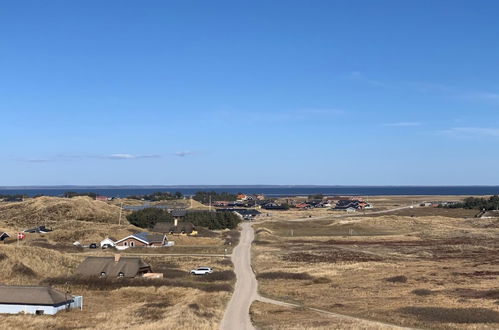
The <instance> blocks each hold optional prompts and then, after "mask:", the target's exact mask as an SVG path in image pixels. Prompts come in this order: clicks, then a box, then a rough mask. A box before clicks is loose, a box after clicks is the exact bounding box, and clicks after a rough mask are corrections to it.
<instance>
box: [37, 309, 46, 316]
mask: <svg viewBox="0 0 499 330" xmlns="http://www.w3.org/2000/svg"><path fill="white" fill-rule="evenodd" d="M43 313H44V311H43V310H42V309H37V310H36V311H35V314H36V315H43Z"/></svg>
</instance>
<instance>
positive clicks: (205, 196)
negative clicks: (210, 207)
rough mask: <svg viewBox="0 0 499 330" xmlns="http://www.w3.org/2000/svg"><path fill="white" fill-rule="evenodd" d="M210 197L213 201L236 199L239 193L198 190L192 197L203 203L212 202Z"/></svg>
mask: <svg viewBox="0 0 499 330" xmlns="http://www.w3.org/2000/svg"><path fill="white" fill-rule="evenodd" d="M210 197H211V202H216V201H229V202H230V201H235V200H236V199H237V195H235V194H231V193H227V192H221V193H217V192H216V191H198V192H196V193H195V194H194V196H193V197H192V199H194V200H196V201H198V202H200V203H203V204H208V203H209V202H210Z"/></svg>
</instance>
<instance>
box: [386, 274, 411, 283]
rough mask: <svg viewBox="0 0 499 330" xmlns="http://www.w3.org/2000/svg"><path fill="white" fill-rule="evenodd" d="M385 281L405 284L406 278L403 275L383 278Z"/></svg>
mask: <svg viewBox="0 0 499 330" xmlns="http://www.w3.org/2000/svg"><path fill="white" fill-rule="evenodd" d="M385 281H387V282H392V283H405V282H407V277H406V276H404V275H399V276H394V277H389V278H385Z"/></svg>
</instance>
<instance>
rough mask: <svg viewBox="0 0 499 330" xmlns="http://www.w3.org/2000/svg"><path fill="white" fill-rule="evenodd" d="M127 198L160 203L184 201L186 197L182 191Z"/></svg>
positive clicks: (160, 192)
mask: <svg viewBox="0 0 499 330" xmlns="http://www.w3.org/2000/svg"><path fill="white" fill-rule="evenodd" d="M127 198H130V199H144V200H146V201H151V202H158V201H169V200H175V199H182V198H184V195H183V194H182V193H181V192H180V191H176V192H175V193H170V192H167V191H157V192H153V193H152V194H149V195H133V196H128V197H127Z"/></svg>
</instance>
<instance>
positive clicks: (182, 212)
mask: <svg viewBox="0 0 499 330" xmlns="http://www.w3.org/2000/svg"><path fill="white" fill-rule="evenodd" d="M170 214H171V215H172V216H174V217H185V216H186V215H187V210H185V209H175V210H172V211H171V213H170Z"/></svg>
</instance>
